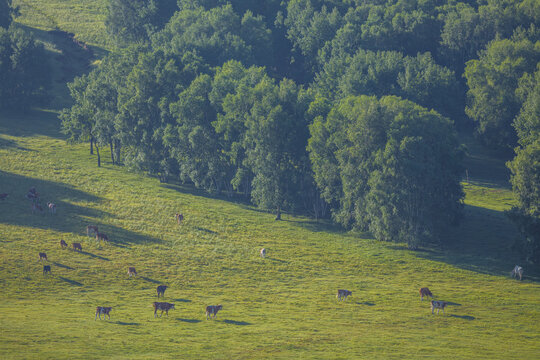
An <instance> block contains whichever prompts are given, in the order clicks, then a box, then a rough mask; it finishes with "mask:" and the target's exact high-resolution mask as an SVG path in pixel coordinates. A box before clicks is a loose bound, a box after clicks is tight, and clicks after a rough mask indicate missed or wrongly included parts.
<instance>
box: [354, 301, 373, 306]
mask: <svg viewBox="0 0 540 360" xmlns="http://www.w3.org/2000/svg"><path fill="white" fill-rule="evenodd" d="M356 304H357V305H366V306H374V305H375V303H372V302H369V301H364V302H358V301H357V302H356Z"/></svg>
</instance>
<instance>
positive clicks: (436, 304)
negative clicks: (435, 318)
mask: <svg viewBox="0 0 540 360" xmlns="http://www.w3.org/2000/svg"><path fill="white" fill-rule="evenodd" d="M446 305H448V303H447V302H446V301H436V300H431V313H432V314H433V311H434V310H435V309H437V314H438V313H439V310H441V309H442V313H443V314H444V308H445V307H446Z"/></svg>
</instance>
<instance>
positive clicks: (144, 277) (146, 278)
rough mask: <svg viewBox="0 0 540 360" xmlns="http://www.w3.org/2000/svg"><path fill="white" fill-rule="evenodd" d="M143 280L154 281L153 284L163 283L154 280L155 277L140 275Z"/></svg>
mask: <svg viewBox="0 0 540 360" xmlns="http://www.w3.org/2000/svg"><path fill="white" fill-rule="evenodd" d="M139 277H140V278H141V279H142V280H144V281H147V282H149V283H152V284H161V282H159V281H157V280H154V279H150V278H148V277H146V276H139Z"/></svg>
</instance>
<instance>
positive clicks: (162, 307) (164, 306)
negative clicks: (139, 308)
mask: <svg viewBox="0 0 540 360" xmlns="http://www.w3.org/2000/svg"><path fill="white" fill-rule="evenodd" d="M152 305H153V306H154V317H157V312H158V311H161V315H159V317H162V316H163V312H164V311H165V314H167V316H169V310H171V309H174V304H169V303H167V302H155V303H153V304H152Z"/></svg>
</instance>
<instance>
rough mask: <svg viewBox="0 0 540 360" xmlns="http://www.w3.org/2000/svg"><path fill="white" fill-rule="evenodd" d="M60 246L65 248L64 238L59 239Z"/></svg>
mask: <svg viewBox="0 0 540 360" xmlns="http://www.w3.org/2000/svg"><path fill="white" fill-rule="evenodd" d="M60 247H61V248H62V249H65V248H67V243H66V242H65V241H64V240H60Z"/></svg>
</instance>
